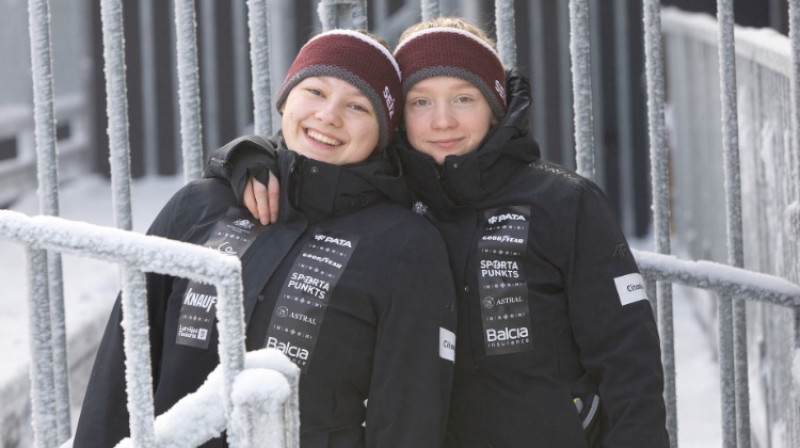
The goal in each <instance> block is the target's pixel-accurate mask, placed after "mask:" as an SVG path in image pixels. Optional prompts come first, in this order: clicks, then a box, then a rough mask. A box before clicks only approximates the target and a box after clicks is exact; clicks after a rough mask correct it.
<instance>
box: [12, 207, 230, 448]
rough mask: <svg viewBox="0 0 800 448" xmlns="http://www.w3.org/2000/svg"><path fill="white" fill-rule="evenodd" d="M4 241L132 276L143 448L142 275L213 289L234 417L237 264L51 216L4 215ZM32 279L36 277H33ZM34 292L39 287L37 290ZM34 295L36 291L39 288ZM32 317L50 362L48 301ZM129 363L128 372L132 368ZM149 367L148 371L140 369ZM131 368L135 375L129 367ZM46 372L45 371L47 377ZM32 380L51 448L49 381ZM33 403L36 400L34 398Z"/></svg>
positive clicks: (226, 397)
mask: <svg viewBox="0 0 800 448" xmlns="http://www.w3.org/2000/svg"><path fill="white" fill-rule="evenodd" d="M0 238H3V239H8V240H11V241H14V242H19V243H22V244H25V245H27V246H28V247H29V248H30V250H31V252H32V253H34V254H36V253H41V252H42V251H43V250H55V251H60V252H67V253H73V254H76V255H83V256H89V257H92V258H97V259H101V260H106V261H111V262H116V263H119V264H121V265H123V266H125V267H126V268H127V271H126V275H125V276H124V282H123V315H124V316H126V318H125V319H124V320H123V329H124V330H125V352H126V353H125V354H126V360H127V361H126V371H129V372H130V374H128V373H127V372H126V381H127V390H128V392H129V411H130V413H131V426H132V427H131V434H132V437H133V438H134V440H137V439H138V440H137V441H138V442H141V443H142V444H144V445H145V446H150V445H151V441H152V438H153V436H152V424H151V422H152V413H153V411H152V397H151V392H150V391H151V390H152V386H151V385H150V381H151V375H150V372H149V366H150V362H149V340H148V335H147V333H148V332H147V320H146V314H147V312H146V299H145V291H144V290H145V287H144V278H143V274H142V272H157V273H162V274H169V275H176V276H180V277H186V278H189V279H193V280H198V281H206V282H209V283H212V284H214V286H216V288H217V291H218V295H219V301H218V313H217V315H218V319H219V334H220V338H219V341H220V342H219V349H220V364H221V369H222V375H223V381H222V390H223V393H222V395H221V403H222V407H223V409H224V412H225V415H226V416H229V415H230V414H231V412H232V403H231V401H230V397H231V391H232V387H233V380H234V377H235V375H236V374H237V373H238V372H239V371H241V369H242V367H243V365H244V350H245V349H244V324H243V316H244V312H243V308H242V283H241V263H240V261H239V259H238V258H236V257H230V256H227V255H223V254H220V253H219V252H217V251H215V250H212V249H208V248H205V247H201V246H198V245H194V244H189V243H184V242H180V241H174V240H169V239H166V238H160V237H156V236H146V235H141V234H137V233H134V232H131V231H126V230H122V229H115V228H111V227H104V226H98V225H93V224H87V223H83V222H75V221H70V220H66V219H63V218H58V217H52V216H36V217H32V218H31V217H28V216H26V215H24V214H22V213H18V212H13V211H9V210H0ZM31 277H32V278H33V277H34V276H33V275H32V276H31ZM34 287H35V286H34ZM34 287H32V289H33V288H34ZM32 297H33V298H34V299H35V302H34V303H32V304H31V306H32V307H33V310H32V312H31V315H32V317H33V318H34V319H45V320H46V321H47V322H46V325H47V328H46V327H45V326H43V325H44V324H38V323H36V322H37V321H34V322H32V325H31V327H32V328H34V331H35V334H32V335H31V340H32V341H34V343H35V344H36V345H35V346H33V347H32V348H33V349H34V350H33V351H34V353H37V354H38V355H37V356H46V357H48V358H49V357H50V356H51V355H50V354H51V353H52V348H51V347H52V345H50V344H51V342H50V338H49V334H50V330H49V324H50V322H49V321H50V318H49V308H48V307H47V306H45V305H43V304H42V303H41V300H39V298H40V297H44V298H46V297H47V294H46V293H42V292H41V291H39V292H35V293H34V295H33V296H32ZM128 363H131V364H128ZM142 364H144V365H142ZM131 366H133V367H131ZM46 371H47V369H44V372H46ZM43 375H45V374H42V375H38V374H37V375H34V380H35V381H37V383H39V384H41V386H40V387H38V389H39V390H40V392H41V393H40V394H39V392H37V395H41V398H37V399H36V400H35V401H36V402H37V403H41V404H42V405H44V406H45V408H44V409H42V410H38V409H36V410H35V411H34V421H35V427H37V428H39V431H40V432H41V433H42V434H43V435H42V438H43V440H46V442H44V443H45V444H46V445H47V446H55V443H56V440H55V438H54V436H53V435H52V434H50V433H49V431H51V428H53V427H54V425H52V424H50V423H49V420H48V419H49V418H50V417H49V416H51V415H53V412H51V411H50V410H49V408H50V406H52V403H53V401H54V400H53V399H52V398H51V397H52V388H53V386H52V381H49V380H47V377H46V376H43ZM35 398H36V396H35Z"/></svg>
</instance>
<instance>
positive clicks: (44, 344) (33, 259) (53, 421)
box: [28, 247, 69, 448]
mask: <svg viewBox="0 0 800 448" xmlns="http://www.w3.org/2000/svg"><path fill="white" fill-rule="evenodd" d="M45 264H47V254H46V252H45V251H44V250H39V249H34V248H31V247H28V297H29V300H28V319H29V320H28V322H29V324H28V325H29V326H30V333H31V338H30V350H31V354H32V355H34V354H35V355H36V357H35V358H34V356H31V402H32V403H31V407H32V414H33V441H34V447H36V448H49V447H52V446H57V445H58V442H59V440H58V439H59V430H58V421H57V417H56V397H55V384H54V382H53V375H52V372H53V345H52V335H51V334H50V307H49V304H48V301H47V273H46V272H45V271H43V270H41V269H37V268H36V267H37V266H43V265H45ZM67 438H69V437H67Z"/></svg>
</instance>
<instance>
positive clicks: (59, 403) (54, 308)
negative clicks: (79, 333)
mask: <svg viewBox="0 0 800 448" xmlns="http://www.w3.org/2000/svg"><path fill="white" fill-rule="evenodd" d="M28 16H29V24H28V26H29V33H30V40H31V70H32V76H33V79H32V81H33V100H34V122H35V125H34V127H35V131H34V134H35V140H36V165H37V176H38V184H39V190H38V194H39V210H40V212H41V213H42V214H44V215H52V216H58V214H59V207H58V154H57V148H56V129H55V123H56V118H55V107H54V99H53V97H54V86H53V60H52V54H51V37H50V4H49V2H48V1H47V0H31V1H30V2H29V3H28ZM33 269H35V270H36V271H37V274H40V276H37V278H40V279H41V282H42V283H41V284H40V285H39V286H40V287H43V288H45V289H47V290H48V292H49V295H48V297H49V299H50V300H49V309H48V312H47V314H48V317H51V319H49V321H48V325H49V327H50V328H49V331H48V332H47V338H48V340H49V344H51V345H50V347H49V351H48V352H47V353H48V356H49V362H50V363H48V364H47V365H46V367H49V370H45V371H44V372H46V375H47V376H49V381H48V382H47V384H43V386H48V387H52V388H53V389H52V393H53V398H54V399H55V409H53V411H54V412H55V418H56V421H55V425H56V427H55V430H56V435H57V437H58V439H59V440H67V439H69V437H70V433H71V426H70V415H69V383H68V381H67V376H68V368H67V359H66V354H67V342H66V327H65V322H64V291H63V284H62V266H61V255H60V254H57V253H46V259H45V262H43V263H39V264H36V265H34V267H33ZM32 361H33V360H32ZM32 364H33V362H32ZM31 373H32V374H33V373H34V371H33V370H31ZM34 380H35V379H32V382H33V381H34ZM46 393H50V391H47V392H46Z"/></svg>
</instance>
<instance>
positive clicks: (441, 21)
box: [397, 17, 497, 50]
mask: <svg viewBox="0 0 800 448" xmlns="http://www.w3.org/2000/svg"><path fill="white" fill-rule="evenodd" d="M430 28H456V29H459V30H463V31H466V32H469V33H472V34H474V35H475V36H477V37H479V38H480V39H481V40H482V41H484V42H486V44H488V45H489V46H490V47H492V49H494V50H497V45H495V42H494V40H492V38H491V37H489V34H488V33H487V32H486V31H484V30H483V29H482V28H480V27H478V26H476V25H473V24H471V23H469V22H467V21H466V20H464V19H462V18H461V17H436V18H433V19H429V20H425V21H423V22H419V23H417V24H415V25H411V26H410V27H408V28H406V30H405V31H403V33H402V34H400V37H399V38H398V40H397V43H398V44H399V43H401V42H403V41H404V40H406V38H408V36H410V35H411V34H413V33H416V32H417V31H420V30H427V29H430Z"/></svg>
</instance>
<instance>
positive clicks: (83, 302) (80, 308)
mask: <svg viewBox="0 0 800 448" xmlns="http://www.w3.org/2000/svg"><path fill="white" fill-rule="evenodd" d="M182 183H183V180H182V178H181V177H180V176H174V177H167V178H164V177H150V178H146V179H143V180H135V181H134V182H133V184H132V194H133V198H132V205H133V217H134V222H133V228H134V231H137V232H144V230H146V228H147V226H148V225H149V223H150V221H151V220H152V219H153V218H154V216H155V214H156V213H157V212H158V210H159V209H160V207H161V206H162V205H163V204H164V203H165V202H166V200H167V199H168V198H169V197H170V196H171V195H172V194H173V193H174V192H175V191H176V190H177V189H178V188H180V186H181V185H182ZM60 200H61V214H62V216H63V217H65V218H67V219H72V220H78V221H83V222H89V223H94V224H99V225H104V226H112V225H113V214H112V206H111V199H110V184H109V182H108V181H107V180H105V179H103V178H100V177H88V178H86V179H83V180H81V181H76V182H73V183H71V184H68V185H65V186H63V187H62V188H61V190H60ZM11 208H12V209H13V210H17V211H20V212H23V213H26V214H28V215H35V214H37V210H38V200H37V198H36V197H35V195H31V197H27V198H25V199H24V200H21V201H19V202H18V203H17V204H15V205H14V206H12V207H11ZM632 245H633V246H634V247H635V248H637V249H639V250H651V248H652V242H651V241H650V240H644V241H632ZM0 254H2V255H0V272H2V274H3V275H2V277H3V287H4V293H3V295H2V297H1V298H0V353H3V354H4V356H3V361H2V362H3V363H4V365H3V367H2V368H0V390H2V385H3V384H4V383H5V382H6V381H9V380H10V379H12V378H14V377H15V375H19V374H20V373H21V372H23V371H25V370H26V369H27V359H28V328H27V327H28V318H27V303H26V302H27V285H26V268H25V251H24V249H23V248H22V246H21V245H19V244H16V243H12V242H7V241H0ZM63 266H64V279H65V280H64V295H65V301H66V306H65V308H66V319H67V332H68V335H70V334H74V333H75V332H76V331H77V330H78V329H79V328H81V327H84V326H86V325H89V324H91V323H94V324H95V325H97V324H96V322H98V321H100V322H101V323H102V324H103V325H104V324H105V319H106V317H107V315H108V312H109V310H110V307H111V304H112V303H113V300H114V298H115V297H116V295H117V292H118V289H119V287H120V286H119V280H118V278H119V272H118V268H117V265H115V264H113V263H107V262H102V261H96V260H92V259H89V258H86V257H78V256H73V255H65V256H64V260H63ZM680 291H681V290H680V289H678V291H677V292H676V294H675V299H674V300H675V307H674V312H675V316H674V317H675V319H674V321H675V338H676V341H675V343H676V349H675V350H676V358H677V359H676V364H677V378H676V381H677V402H678V433H679V434H678V436H679V445H680V446H681V447H684V448H692V447H697V448H700V447H702V448H706V447H714V446H721V423H720V417H719V416H720V407H721V405H720V398H719V372H718V369H717V366H716V361H715V355H714V348H713V342H711V341H713V337H710V336H709V335H708V331H707V330H706V329H704V328H702V327H701V326H700V325H698V323H697V320H696V319H695V317H694V316H693V314H692V313H693V309H692V307H689V306H687V300H704V299H703V298H702V297H700V298H698V297H697V295H696V294H684V293H680ZM98 331H102V326H100V327H99V330H98ZM87 343H88V342H87ZM73 344H80V341H78V342H75V341H73ZM73 346H75V345H73ZM72 393H73V394H74V393H75V392H74V391H72ZM72 399H73V402H75V401H77V402H80V398H79V397H78V398H76V397H72ZM0 402H2V403H4V407H5V406H6V405H5V403H7V401H6V400H5V397H0ZM72 419H73V421H75V420H76V419H77V410H73V415H72ZM28 443H29V442H28ZM22 446H27V445H22Z"/></svg>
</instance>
